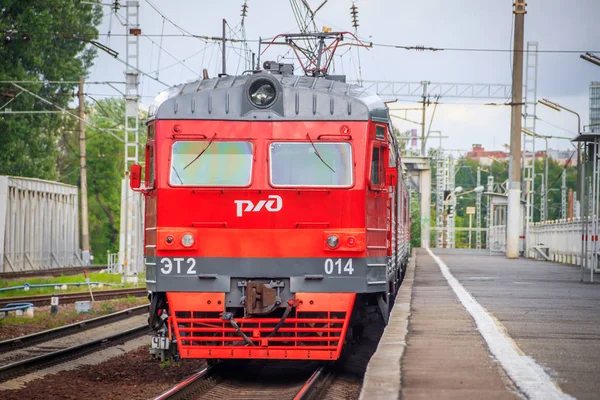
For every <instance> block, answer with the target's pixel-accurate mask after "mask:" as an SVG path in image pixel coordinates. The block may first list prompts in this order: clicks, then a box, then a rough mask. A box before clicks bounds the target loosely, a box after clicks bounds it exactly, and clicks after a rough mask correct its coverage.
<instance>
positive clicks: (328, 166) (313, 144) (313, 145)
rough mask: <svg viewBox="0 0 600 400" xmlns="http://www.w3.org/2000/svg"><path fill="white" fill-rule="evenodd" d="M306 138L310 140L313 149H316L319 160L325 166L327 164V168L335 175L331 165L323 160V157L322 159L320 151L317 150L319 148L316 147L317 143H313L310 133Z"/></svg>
mask: <svg viewBox="0 0 600 400" xmlns="http://www.w3.org/2000/svg"><path fill="white" fill-rule="evenodd" d="M306 137H307V138H308V140H310V144H312V147H313V149H315V154H316V156H317V157H319V160H321V161H322V162H323V164H325V165H326V166H327V168H329V169H330V170H331V171H332V172H333V173H334V174H335V170H334V169H333V168H331V166H330V165H329V164H327V161H325V160H323V157H321V154H320V153H319V150H317V146H315V143H314V142H313V141H312V139H311V138H310V135H309V134H308V133H307V134H306Z"/></svg>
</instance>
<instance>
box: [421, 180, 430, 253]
mask: <svg viewBox="0 0 600 400" xmlns="http://www.w3.org/2000/svg"><path fill="white" fill-rule="evenodd" d="M419 178H420V182H419V189H420V190H421V247H422V248H427V247H429V232H430V225H431V169H422V170H420V171H419Z"/></svg>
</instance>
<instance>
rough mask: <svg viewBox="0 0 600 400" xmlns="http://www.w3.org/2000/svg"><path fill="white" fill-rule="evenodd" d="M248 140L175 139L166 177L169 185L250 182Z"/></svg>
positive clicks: (250, 162)
mask: <svg viewBox="0 0 600 400" xmlns="http://www.w3.org/2000/svg"><path fill="white" fill-rule="evenodd" d="M253 150H254V149H253V145H252V143H251V142H217V141H213V142H210V141H201V142H175V143H173V149H172V153H171V171H170V176H169V181H170V183H171V185H172V186H232V187H236V186H237V187H244V186H248V185H250V181H251V177H252V164H253V163H252V158H253Z"/></svg>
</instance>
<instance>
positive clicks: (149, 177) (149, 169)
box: [145, 143, 154, 189]
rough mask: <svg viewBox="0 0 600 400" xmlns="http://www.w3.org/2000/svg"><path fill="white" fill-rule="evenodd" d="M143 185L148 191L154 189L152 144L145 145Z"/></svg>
mask: <svg viewBox="0 0 600 400" xmlns="http://www.w3.org/2000/svg"><path fill="white" fill-rule="evenodd" d="M145 185H146V187H147V188H148V189H152V188H154V146H153V144H152V143H148V144H147V145H146V179H145Z"/></svg>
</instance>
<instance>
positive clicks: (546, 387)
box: [425, 248, 574, 400]
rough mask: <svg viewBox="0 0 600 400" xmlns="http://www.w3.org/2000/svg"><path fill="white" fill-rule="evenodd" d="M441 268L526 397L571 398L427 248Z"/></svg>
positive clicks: (544, 399)
mask: <svg viewBox="0 0 600 400" xmlns="http://www.w3.org/2000/svg"><path fill="white" fill-rule="evenodd" d="M425 250H427V252H428V253H429V255H430V256H431V257H432V258H433V259H434V260H435V262H436V263H437V265H438V266H439V267H440V271H442V275H444V278H446V280H447V281H448V284H449V285H450V287H451V288H452V290H454V293H456V296H457V297H458V299H459V300H460V302H461V303H462V305H463V306H464V307H465V309H466V310H467V311H468V312H469V314H471V316H472V317H473V319H474V320H475V323H476V324H477V328H478V329H479V332H480V333H481V336H482V337H483V339H484V340H485V341H486V343H487V345H488V347H489V349H490V351H491V353H492V354H493V355H494V357H496V359H497V360H498V361H499V362H500V364H501V365H502V368H504V370H505V371H506V373H507V374H508V376H509V377H510V378H511V379H512V381H513V382H514V383H515V384H516V385H517V387H518V388H519V389H520V390H521V391H522V392H523V394H525V395H526V396H527V397H528V398H529V399H534V400H536V399H543V400H547V399H561V400H565V399H574V397H572V396H570V395H568V394H566V393H564V392H562V391H561V390H560V388H559V387H558V385H556V384H555V383H554V382H553V381H552V379H551V378H550V376H548V374H546V372H545V371H544V369H543V368H542V367H541V366H539V365H538V364H537V363H536V362H535V361H534V360H533V359H532V358H531V357H528V356H526V355H524V354H523V352H522V351H521V350H520V349H519V347H518V346H517V344H516V343H515V342H514V341H513V340H512V339H511V338H510V336H508V334H507V333H506V332H504V330H503V329H501V328H500V327H499V326H498V325H497V324H496V322H495V320H494V318H493V317H492V316H491V315H490V314H489V313H488V312H487V310H486V309H485V308H483V307H482V306H481V305H480V304H479V303H478V302H477V300H475V298H473V296H471V294H470V293H469V292H468V291H467V290H466V289H465V288H464V286H463V285H462V284H461V283H460V282H459V281H458V280H457V279H456V278H455V277H454V275H452V273H451V272H450V269H449V268H448V266H447V265H446V264H445V263H444V262H443V261H442V260H441V259H440V258H439V257H438V256H436V255H435V254H433V252H432V251H431V249H429V248H426V249H425Z"/></svg>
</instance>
